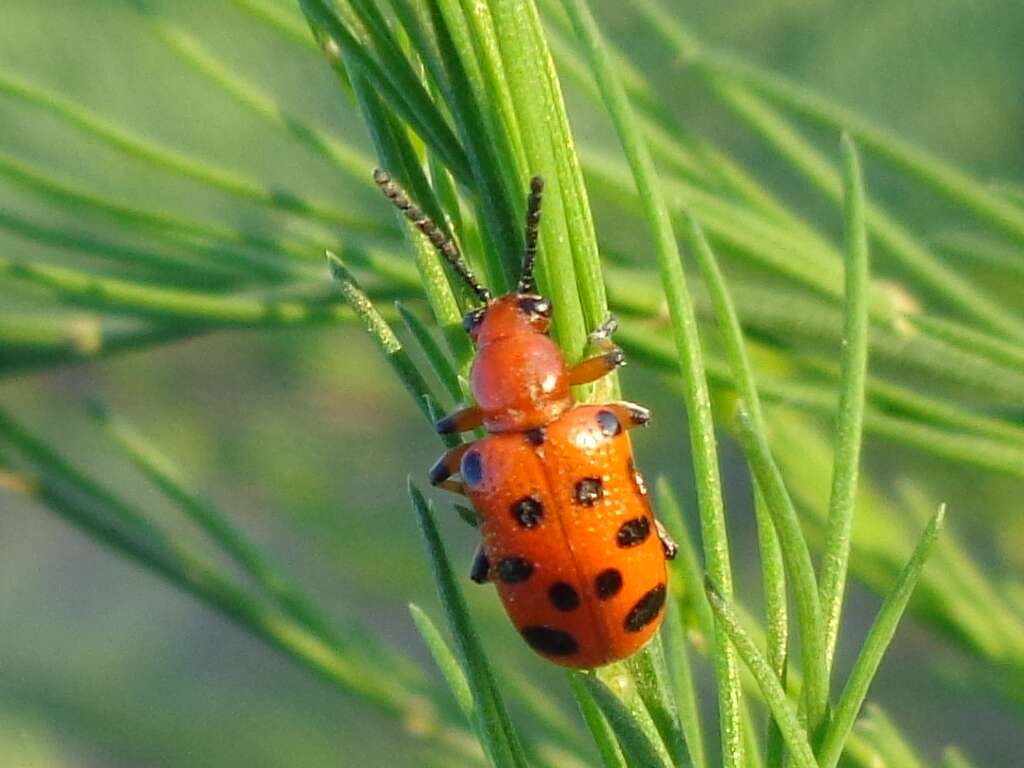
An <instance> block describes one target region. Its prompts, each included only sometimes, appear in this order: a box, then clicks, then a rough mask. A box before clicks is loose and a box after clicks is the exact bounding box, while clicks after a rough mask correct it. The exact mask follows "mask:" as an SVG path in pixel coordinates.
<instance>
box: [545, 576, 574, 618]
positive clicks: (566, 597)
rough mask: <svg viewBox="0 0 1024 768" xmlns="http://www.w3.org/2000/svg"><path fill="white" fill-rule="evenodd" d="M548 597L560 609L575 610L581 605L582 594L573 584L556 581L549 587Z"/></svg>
mask: <svg viewBox="0 0 1024 768" xmlns="http://www.w3.org/2000/svg"><path fill="white" fill-rule="evenodd" d="M548 599H549V600H550V601H551V604H552V605H553V606H555V608H557V609H558V610H560V611H575V610H576V609H577V608H579V607H580V595H579V593H578V592H577V591H576V590H575V589H574V588H573V586H572V584H567V583H566V582H564V581H556V582H555V583H554V584H552V585H551V588H550V589H548Z"/></svg>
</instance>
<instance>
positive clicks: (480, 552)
mask: <svg viewBox="0 0 1024 768" xmlns="http://www.w3.org/2000/svg"><path fill="white" fill-rule="evenodd" d="M490 573H491V561H490V560H488V559H487V555H485V554H484V545H483V544H481V545H480V546H479V547H477V548H476V554H475V555H473V565H472V567H470V569H469V578H470V579H472V580H473V581H475V582H476V583H477V584H486V583H487V582H488V581H490V580H491V576H490Z"/></svg>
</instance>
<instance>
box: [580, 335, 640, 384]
mask: <svg viewBox="0 0 1024 768" xmlns="http://www.w3.org/2000/svg"><path fill="white" fill-rule="evenodd" d="M625 364H626V356H625V355H624V354H623V353H622V350H621V349H619V348H618V347H616V346H614V345H613V346H612V349H611V350H610V351H608V352H605V353H604V354H601V355H597V356H596V357H588V358H587V359H586V360H580V361H579V362H578V363H576V365H574V366H573V367H572V368H570V369H569V384H571V385H572V386H574V387H575V386H577V385H579V384H589V383H590V382H592V381H597V380H598V379H600V378H601V377H602V376H607V375H608V374H609V373H611V372H612V371H614V370H615V369H616V368H619V367H621V366H623V365H625Z"/></svg>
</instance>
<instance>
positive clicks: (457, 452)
mask: <svg viewBox="0 0 1024 768" xmlns="http://www.w3.org/2000/svg"><path fill="white" fill-rule="evenodd" d="M471 445H472V443H460V444H459V445H456V446H455V447H454V448H449V449H448V450H447V451H445V452H444V454H443V455H442V456H441V458H439V459H438V460H437V461H436V462H434V466H432V467H431V468H430V472H429V473H428V475H427V476H428V477H429V478H430V484H431V485H433V486H436V487H438V488H444V489H445V490H446V491H451V492H452V493H461V494H462V495H463V496H465V495H466V488H465V486H464V485H463V483H462V481H461V480H452V479H451V476H452V475H454V474H455V473H456V472H458V471H459V463H460V462H461V461H462V455H463V454H464V453H465V452H466V451H468V450H469V446H471Z"/></svg>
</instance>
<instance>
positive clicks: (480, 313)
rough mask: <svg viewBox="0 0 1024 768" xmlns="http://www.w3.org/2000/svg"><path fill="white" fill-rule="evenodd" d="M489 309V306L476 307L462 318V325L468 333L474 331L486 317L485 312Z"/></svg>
mask: <svg viewBox="0 0 1024 768" xmlns="http://www.w3.org/2000/svg"><path fill="white" fill-rule="evenodd" d="M486 311H487V307H477V308H476V309H474V310H472V311H470V312H467V313H466V316H465V317H463V318H462V327H463V328H464V329H465V331H466V333H472V332H473V331H474V330H475V329H476V327H477V326H478V325H480V323H481V321H482V320H483V319H484V313H485V312H486Z"/></svg>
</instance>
